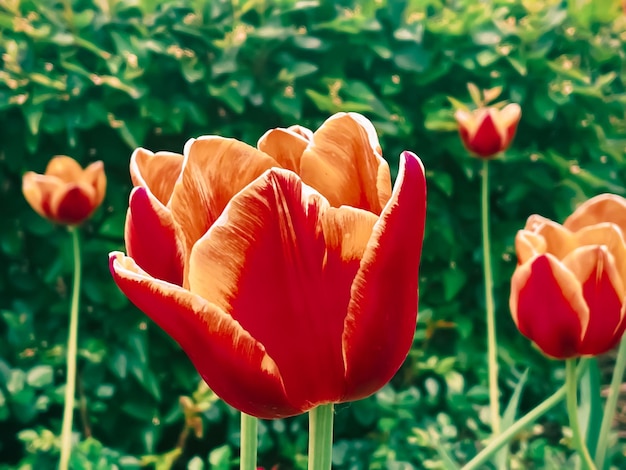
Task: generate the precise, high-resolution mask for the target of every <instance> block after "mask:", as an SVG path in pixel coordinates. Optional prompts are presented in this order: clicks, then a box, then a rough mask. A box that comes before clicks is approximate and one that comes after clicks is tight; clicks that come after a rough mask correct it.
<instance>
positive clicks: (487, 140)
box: [466, 113, 503, 158]
mask: <svg viewBox="0 0 626 470" xmlns="http://www.w3.org/2000/svg"><path fill="white" fill-rule="evenodd" d="M466 145H467V148H468V149H469V150H471V151H472V152H474V153H475V154H477V155H480V156H481V157H485V158H486V157H492V156H494V155H495V154H496V153H498V152H500V151H502V150H503V142H502V136H501V135H500V133H499V132H498V128H497V127H496V124H495V123H494V122H493V117H492V116H491V113H486V114H485V118H484V119H483V121H482V122H481V123H480V125H479V126H478V130H477V131H476V134H474V135H473V136H470V137H469V140H467V141H466Z"/></svg>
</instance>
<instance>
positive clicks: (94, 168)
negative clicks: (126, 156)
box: [80, 161, 107, 207]
mask: <svg viewBox="0 0 626 470" xmlns="http://www.w3.org/2000/svg"><path fill="white" fill-rule="evenodd" d="M80 181H82V182H84V183H85V184H88V185H89V186H91V187H93V189H94V200H93V201H92V203H93V206H94V207H98V206H100V204H102V201H103V200H104V195H105V193H106V186H107V179H106V174H105V173H104V163H102V162H101V161H97V162H93V163H91V164H89V165H88V166H87V167H86V168H85V170H84V171H83V174H82V175H81V178H80Z"/></svg>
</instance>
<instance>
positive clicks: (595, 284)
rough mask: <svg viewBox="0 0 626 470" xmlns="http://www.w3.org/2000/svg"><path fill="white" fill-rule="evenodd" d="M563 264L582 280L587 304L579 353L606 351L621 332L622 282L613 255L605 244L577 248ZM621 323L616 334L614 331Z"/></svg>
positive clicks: (592, 353) (613, 344)
mask: <svg viewBox="0 0 626 470" xmlns="http://www.w3.org/2000/svg"><path fill="white" fill-rule="evenodd" d="M563 264H564V265H565V266H566V267H567V268H568V269H569V270H570V271H571V272H572V273H573V274H574V275H575V276H576V278H577V279H578V281H579V283H580V284H582V290H583V296H584V297H585V301H586V302H587V306H588V307H589V326H588V327H587V330H586V331H585V334H584V336H583V339H582V343H581V345H580V347H579V353H580V354H585V355H586V354H590V355H594V356H595V355H598V354H603V353H605V352H607V351H608V350H609V349H611V348H612V347H613V346H615V344H616V343H617V342H618V341H619V339H620V337H621V333H623V326H622V324H623V323H624V312H623V311H622V301H623V299H624V284H623V282H622V280H621V278H620V275H619V273H618V271H617V268H616V266H615V259H614V258H613V256H612V255H611V254H610V253H609V251H608V249H607V248H606V247H605V246H598V245H591V246H584V247H581V248H577V249H576V250H574V251H573V252H572V253H570V254H569V255H568V256H567V257H566V258H565V259H564V260H563ZM620 326H621V331H620V332H619V333H620V334H619V336H614V333H615V332H616V330H618V328H619V327H620Z"/></svg>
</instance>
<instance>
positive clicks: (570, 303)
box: [509, 254, 589, 359]
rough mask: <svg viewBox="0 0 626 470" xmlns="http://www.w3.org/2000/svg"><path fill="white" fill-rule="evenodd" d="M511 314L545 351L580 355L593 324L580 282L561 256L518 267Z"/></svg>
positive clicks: (561, 355) (546, 256) (554, 354)
mask: <svg viewBox="0 0 626 470" xmlns="http://www.w3.org/2000/svg"><path fill="white" fill-rule="evenodd" d="M509 306H510V309H511V315H512V316H513V321H514V322H515V324H516V325H517V327H518V329H519V330H520V332H521V333H522V334H523V335H524V336H526V337H527V338H529V339H530V340H532V341H533V342H534V343H535V344H536V345H537V346H538V347H539V348H540V349H541V350H542V351H543V352H544V353H545V354H547V355H548V356H552V357H555V358H559V359H565V358H569V357H574V356H577V355H578V354H579V352H578V351H579V346H580V342H581V338H582V336H583V334H584V332H585V331H586V329H587V325H588V323H589V308H588V307H587V304H586V302H585V299H584V297H583V289H582V287H581V285H580V282H579V281H578V280H577V279H576V277H575V276H574V274H572V273H571V272H570V271H569V270H568V269H567V268H566V267H565V266H564V265H563V263H561V262H560V261H559V260H558V259H557V258H555V257H554V256H552V255H551V254H543V255H539V256H537V257H535V258H534V259H531V260H530V261H528V262H527V263H525V264H523V265H521V266H518V267H517V269H516V270H515V272H514V273H513V277H512V279H511V297H510V300H509Z"/></svg>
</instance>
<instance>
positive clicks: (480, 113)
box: [454, 103, 522, 158]
mask: <svg viewBox="0 0 626 470" xmlns="http://www.w3.org/2000/svg"><path fill="white" fill-rule="evenodd" d="M521 115H522V110H521V108H520V106H519V105H518V104H516V103H511V104H508V105H506V106H505V107H504V108H502V109H498V108H496V107H493V106H488V107H487V106H483V107H480V108H478V109H474V110H472V111H467V110H463V109H460V110H458V111H456V113H455V114H454V117H455V118H456V121H457V123H458V125H459V134H460V135H461V140H463V144H464V145H465V147H466V148H467V149H468V150H469V151H470V152H472V153H474V154H476V155H478V156H479V157H482V158H491V157H493V156H494V155H496V154H497V153H499V152H502V151H504V150H506V149H507V148H509V145H511V141H512V140H513V137H514V136H515V131H516V130H517V124H518V123H519V120H520V117H521Z"/></svg>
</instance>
